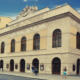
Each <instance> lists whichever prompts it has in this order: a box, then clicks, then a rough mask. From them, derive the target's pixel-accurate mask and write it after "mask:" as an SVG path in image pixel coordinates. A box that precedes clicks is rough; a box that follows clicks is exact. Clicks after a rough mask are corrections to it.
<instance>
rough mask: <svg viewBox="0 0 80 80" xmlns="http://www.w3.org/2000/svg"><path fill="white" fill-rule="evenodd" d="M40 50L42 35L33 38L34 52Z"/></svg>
mask: <svg viewBox="0 0 80 80" xmlns="http://www.w3.org/2000/svg"><path fill="white" fill-rule="evenodd" d="M39 49H40V35H39V34H35V35H34V37H33V50H39Z"/></svg>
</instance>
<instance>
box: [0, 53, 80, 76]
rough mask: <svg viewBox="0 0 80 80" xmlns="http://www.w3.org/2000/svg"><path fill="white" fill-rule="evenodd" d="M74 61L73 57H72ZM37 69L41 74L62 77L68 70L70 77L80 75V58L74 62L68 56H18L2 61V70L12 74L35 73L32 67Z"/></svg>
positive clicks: (0, 62)
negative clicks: (65, 70)
mask: <svg viewBox="0 0 80 80" xmlns="http://www.w3.org/2000/svg"><path fill="white" fill-rule="evenodd" d="M72 59H73V57H72ZM33 66H34V68H35V69H37V71H38V73H39V74H58V75H62V74H63V72H64V69H65V68H66V69H67V74H68V75H76V74H77V75H78V74H80V58H79V56H78V57H76V58H75V59H74V60H73V61H72V60H71V57H70V59H69V57H68V55H63V54H62V55H61V56H60V55H46V56H45V55H43V56H22V57H21V56H17V57H9V58H6V57H5V58H1V59H0V70H1V71H8V72H9V71H10V72H25V73H33V72H32V67H33Z"/></svg>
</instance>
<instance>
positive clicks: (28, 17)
mask: <svg viewBox="0 0 80 80" xmlns="http://www.w3.org/2000/svg"><path fill="white" fill-rule="evenodd" d="M32 66H34V67H35V68H36V69H37V70H38V74H51V75H52V74H53V75H54V74H58V75H62V74H63V71H64V69H66V71H67V75H76V74H77V75H79V74H80V14H79V13H78V12H77V11H76V10H74V9H73V8H72V7H71V6H70V5H62V6H58V7H56V8H55V9H49V8H44V9H42V10H38V8H37V7H36V6H32V7H26V8H24V9H23V10H22V12H21V13H20V14H19V15H18V16H17V17H16V19H15V20H13V21H12V22H10V23H9V24H8V25H7V26H5V28H3V29H0V68H1V69H2V70H4V71H6V72H13V73H14V72H23V73H31V74H32V73H33V72H32Z"/></svg>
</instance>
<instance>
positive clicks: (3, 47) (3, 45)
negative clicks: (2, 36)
mask: <svg viewBox="0 0 80 80" xmlns="http://www.w3.org/2000/svg"><path fill="white" fill-rule="evenodd" d="M4 49H5V43H4V42H2V43H1V53H4Z"/></svg>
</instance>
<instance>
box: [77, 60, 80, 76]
mask: <svg viewBox="0 0 80 80" xmlns="http://www.w3.org/2000/svg"><path fill="white" fill-rule="evenodd" d="M79 74H80V59H78V60H77V75H79Z"/></svg>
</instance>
